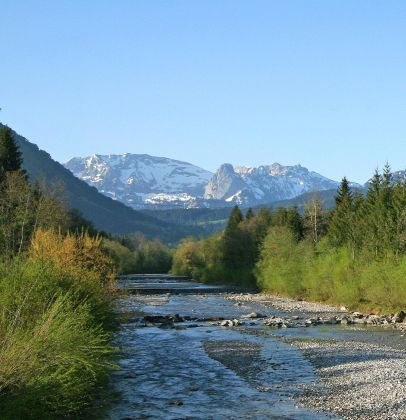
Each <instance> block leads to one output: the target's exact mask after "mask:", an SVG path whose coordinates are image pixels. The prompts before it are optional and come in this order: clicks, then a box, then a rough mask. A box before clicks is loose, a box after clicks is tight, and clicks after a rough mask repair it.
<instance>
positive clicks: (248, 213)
mask: <svg viewBox="0 0 406 420" xmlns="http://www.w3.org/2000/svg"><path fill="white" fill-rule="evenodd" d="M253 217H254V212H253V211H252V208H251V207H250V208H249V209H248V210H247V213H245V220H251V219H252V218H253Z"/></svg>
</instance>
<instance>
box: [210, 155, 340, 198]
mask: <svg viewBox="0 0 406 420" xmlns="http://www.w3.org/2000/svg"><path fill="white" fill-rule="evenodd" d="M227 180H232V182H230V181H229V182H227ZM338 185H339V183H338V182H336V181H332V180H331V179H328V178H326V177H324V176H322V175H320V174H318V173H316V172H311V171H309V170H308V169H306V168H304V167H302V166H300V165H295V166H282V165H280V164H279V163H274V164H272V165H264V166H258V167H246V166H239V167H236V168H235V169H234V168H233V167H232V166H231V165H222V167H221V168H220V169H219V170H218V171H217V172H216V174H214V176H213V178H212V179H211V180H210V182H209V184H208V185H207V187H206V190H205V198H217V199H219V198H221V199H224V200H225V201H226V202H229V203H236V204H241V205H257V204H265V203H272V202H275V201H279V200H286V199H290V198H294V197H297V196H298V195H300V194H303V193H306V192H312V191H323V190H329V189H335V188H337V187H338Z"/></svg>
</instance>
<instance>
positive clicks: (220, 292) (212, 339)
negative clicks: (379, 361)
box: [108, 277, 404, 419]
mask: <svg viewBox="0 0 406 420" xmlns="http://www.w3.org/2000/svg"><path fill="white" fill-rule="evenodd" d="M129 280H130V281H129ZM134 285H135V286H134ZM120 286H121V287H122V288H125V289H128V290H130V291H132V292H134V289H137V288H138V290H135V291H136V292H137V293H130V294H128V295H127V296H125V297H123V298H121V299H120V300H119V301H118V310H119V311H120V314H121V315H120V318H121V328H120V330H119V332H118V333H117V334H116V338H115V342H116V344H117V346H119V347H120V350H121V353H120V361H119V365H120V370H118V371H117V372H115V373H114V374H113V378H112V385H111V386H112V389H113V390H114V393H115V395H116V398H115V400H114V402H113V404H112V406H111V408H110V409H109V413H108V417H109V418H110V419H221V418H229V419H269V418H275V419H326V418H339V417H335V415H334V413H333V412H332V411H331V410H330V411H324V412H323V410H320V409H315V408H314V407H313V409H312V408H310V406H308V407H306V405H304V404H303V403H299V402H300V400H301V397H302V393H303V390H304V389H306V388H307V387H309V386H313V385H314V386H317V383H318V381H319V379H320V378H319V376H318V373H317V371H316V369H315V363H311V361H310V360H311V357H310V358H309V357H306V355H305V353H304V352H303V351H302V350H301V349H300V348H299V347H300V346H297V345H292V343H294V341H295V340H303V342H306V341H307V340H309V342H313V341H312V340H314V342H317V341H318V340H327V341H328V340H329V339H332V338H334V339H337V338H340V337H341V338H342V337H345V339H346V340H355V339H356V340H358V341H359V340H360V339H361V341H362V337H363V332H364V331H363V330H362V329H361V330H360V328H353V329H350V328H348V327H345V326H341V325H321V326H314V327H310V328H304V327H303V326H298V327H295V326H294V325H293V327H292V328H272V327H269V326H267V325H264V322H263V318H260V317H259V318H246V316H247V315H248V314H250V313H256V314H264V315H266V316H267V317H270V316H275V317H282V318H285V319H287V318H289V319H303V317H304V313H303V311H301V310H300V308H299V309H295V308H293V309H292V308H289V309H288V310H284V309H281V308H278V307H276V306H273V305H269V304H264V303H261V302H260V301H259V302H255V301H251V302H244V301H242V302H241V301H238V299H237V300H236V299H232V298H231V297H232V294H230V293H229V291H226V290H224V289H222V288H221V287H218V288H206V287H205V286H204V285H200V284H197V283H194V282H187V281H185V279H169V280H168V279H164V280H163V279H162V278H159V277H154V278H148V277H143V278H139V277H138V278H136V277H128V278H126V279H125V281H122V282H121V284H120ZM174 292H175V293H174ZM175 314H178V315H177V316H175ZM313 315H314V314H313ZM159 316H161V318H159ZM169 316H173V317H172V320H174V321H175V322H172V321H171V320H170V319H169ZM306 316H309V315H308V314H306ZM216 318H223V319H227V320H228V319H230V320H233V319H236V320H239V322H241V323H242V325H236V326H232V327H225V326H221V325H220V323H221V321H219V320H217V319H216ZM296 322H301V321H296ZM365 331H366V330H365ZM391 334H392V335H391ZM365 337H366V336H365ZM367 337H368V338H367V341H368V342H374V341H376V342H380V341H381V340H383V339H384V340H386V341H388V337H389V339H390V340H389V341H391V343H392V342H393V343H394V345H395V347H396V344H398V345H400V346H403V342H404V341H403V338H400V336H399V333H398V334H397V335H396V336H395V335H394V334H393V333H391V332H387V333H386V334H385V335H382V333H381V334H380V333H379V332H378V331H376V332H369V333H368V335H367ZM391 337H392V338H391ZM396 340H397V341H396ZM399 340H400V341H399Z"/></svg>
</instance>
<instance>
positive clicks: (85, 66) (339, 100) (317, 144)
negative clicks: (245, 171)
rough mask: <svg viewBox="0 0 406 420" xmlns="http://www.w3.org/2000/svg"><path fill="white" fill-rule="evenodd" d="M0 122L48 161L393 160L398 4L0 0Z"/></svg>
mask: <svg viewBox="0 0 406 420" xmlns="http://www.w3.org/2000/svg"><path fill="white" fill-rule="evenodd" d="M0 45H1V53H2V54H1V55H2V60H1V65H0V107H2V108H3V110H2V111H1V113H0V120H1V121H2V122H4V123H6V124H8V125H10V126H11V127H13V128H14V129H16V130H17V131H18V132H19V133H21V134H23V135H24V136H25V137H27V138H28V139H30V140H31V141H33V142H35V143H37V144H38V145H39V146H40V147H41V148H43V149H45V150H47V151H48V152H49V153H50V154H51V155H52V156H53V157H54V158H55V159H57V160H59V161H65V160H67V159H69V158H71V157H73V156H86V155H89V154H92V153H103V154H104V153H123V152H131V153H149V154H152V155H158V156H167V157H172V158H176V159H180V160H186V161H190V162H192V163H194V164H197V165H199V166H202V167H204V168H206V169H209V170H215V169H216V168H217V167H218V166H219V165H220V164H221V163H223V162H230V163H232V164H234V165H241V164H245V165H259V164H268V163H272V162H275V161H277V162H279V163H282V164H295V163H301V164H302V165H304V166H307V167H308V168H309V169H312V170H315V171H318V172H320V173H322V174H323V175H326V176H329V177H331V178H334V179H339V178H341V177H342V176H343V175H346V176H348V177H349V178H351V179H352V180H354V181H360V182H364V181H365V180H366V179H367V178H368V177H369V176H370V175H371V174H372V172H373V170H374V169H375V168H376V167H377V166H380V167H382V166H383V164H384V163H385V162H386V161H389V162H390V163H391V165H392V167H393V169H403V168H405V167H406V2H405V1H404V0H401V1H391V0H381V1H376V0H364V1H362V0H329V1H325V0H323V1H312V0H306V1H305V0H300V1H294V0H281V1H272V0H263V1H262V0H244V1H239V0H182V1H180V0H161V1H158V0H115V1H112V0H109V1H107V0H87V1H80V0H70V1H67V0H58V1H54V0H48V1H42V0H36V1H30V0H2V1H1V25H0Z"/></svg>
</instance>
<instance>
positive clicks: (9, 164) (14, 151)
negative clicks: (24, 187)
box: [0, 127, 23, 172]
mask: <svg viewBox="0 0 406 420" xmlns="http://www.w3.org/2000/svg"><path fill="white" fill-rule="evenodd" d="M22 163H23V159H22V156H21V152H20V150H19V148H18V146H17V144H16V142H15V140H14V136H13V132H12V130H11V129H10V128H9V127H0V166H1V167H2V170H3V171H4V172H14V171H21V170H22V168H21V166H22Z"/></svg>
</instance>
